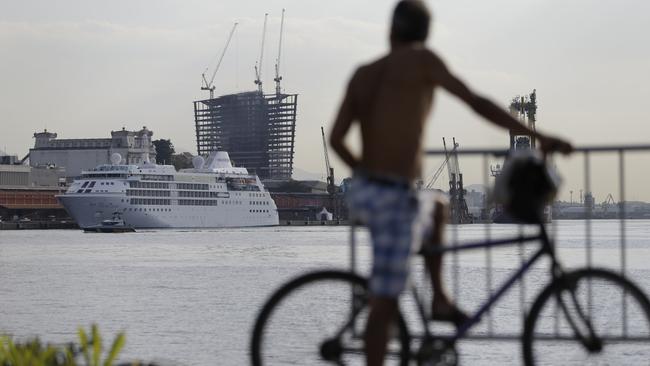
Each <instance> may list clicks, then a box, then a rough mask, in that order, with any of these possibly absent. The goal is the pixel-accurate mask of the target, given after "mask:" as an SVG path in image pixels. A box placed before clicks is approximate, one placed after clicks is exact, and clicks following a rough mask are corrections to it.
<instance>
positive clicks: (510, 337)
mask: <svg viewBox="0 0 650 366" xmlns="http://www.w3.org/2000/svg"><path fill="white" fill-rule="evenodd" d="M453 336H454V334H437V335H436V336H435V338H440V339H451V338H452V337H453ZM411 338H412V339H418V340H422V339H424V337H423V336H421V335H412V336H411ZM521 338H522V335H521V334H507V333H506V334H498V335H497V334H495V335H489V334H468V335H465V336H463V337H462V338H459V339H458V342H462V341H464V340H491V341H517V342H520V341H521ZM534 338H535V340H538V341H576V340H577V339H578V338H577V337H576V336H569V335H558V336H555V335H552V334H536V335H535V337H534ZM599 339H601V340H603V341H605V342H607V343H610V344H611V343H617V342H650V337H649V336H644V337H641V336H634V337H631V336H601V337H599Z"/></svg>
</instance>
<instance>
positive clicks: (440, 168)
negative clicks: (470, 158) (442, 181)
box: [425, 139, 456, 189]
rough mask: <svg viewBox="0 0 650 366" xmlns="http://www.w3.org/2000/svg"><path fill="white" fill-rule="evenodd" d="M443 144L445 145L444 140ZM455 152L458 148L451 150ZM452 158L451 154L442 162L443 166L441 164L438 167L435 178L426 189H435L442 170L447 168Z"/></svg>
mask: <svg viewBox="0 0 650 366" xmlns="http://www.w3.org/2000/svg"><path fill="white" fill-rule="evenodd" d="M443 143H444V139H443ZM455 150H456V146H454V148H453V149H451V152H452V153H453V152H454V151H455ZM450 157H451V155H450V154H446V155H445V160H444V161H443V162H442V164H440V166H439V167H438V170H436V171H435V173H433V176H432V177H431V179H429V183H427V185H426V187H425V188H426V189H431V188H433V185H434V184H436V181H438V178H439V177H440V175H441V174H442V170H443V169H444V168H445V166H447V164H449V158H450Z"/></svg>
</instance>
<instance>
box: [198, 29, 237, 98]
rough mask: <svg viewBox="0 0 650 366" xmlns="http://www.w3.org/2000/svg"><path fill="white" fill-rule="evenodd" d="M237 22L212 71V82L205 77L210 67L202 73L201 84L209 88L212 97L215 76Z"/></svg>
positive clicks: (204, 88)
mask: <svg viewBox="0 0 650 366" xmlns="http://www.w3.org/2000/svg"><path fill="white" fill-rule="evenodd" d="M237 24H238V23H237V22H235V24H234V25H233V26H232V29H231V30H230V35H228V41H226V45H225V46H223V51H221V56H219V62H217V66H216V67H215V68H214V71H213V72H212V77H211V78H210V82H208V80H207V79H206V78H205V73H206V72H207V71H208V68H206V69H205V71H203V73H202V74H201V77H202V78H203V85H201V90H209V91H210V99H212V98H214V88H215V87H214V85H213V83H214V77H215V76H217V70H219V66H221V61H223V56H224V55H225V54H226V50H227V49H228V45H229V44H230V41H231V40H232V35H233V34H234V33H235V28H237Z"/></svg>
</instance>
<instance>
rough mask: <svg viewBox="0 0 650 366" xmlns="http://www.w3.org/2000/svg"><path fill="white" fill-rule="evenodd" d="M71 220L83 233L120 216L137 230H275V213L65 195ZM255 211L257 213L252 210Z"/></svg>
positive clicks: (97, 196)
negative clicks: (230, 228)
mask: <svg viewBox="0 0 650 366" xmlns="http://www.w3.org/2000/svg"><path fill="white" fill-rule="evenodd" d="M57 198H58V199H59V202H61V204H62V205H63V206H64V207H65V209H66V210H67V211H68V213H69V214H70V216H71V217H72V218H73V219H74V220H75V221H76V222H77V224H78V225H79V227H81V228H82V229H86V228H92V227H97V226H98V225H101V222H102V221H103V220H106V219H110V218H111V217H112V216H113V213H115V212H119V213H120V214H121V216H122V218H123V219H124V222H125V224H126V225H127V226H129V227H133V228H135V229H156V228H226V227H254V226H275V225H278V224H279V221H278V215H277V212H275V210H273V211H271V212H250V211H251V210H249V209H247V208H245V207H228V206H225V205H224V206H179V205H174V206H169V205H167V206H164V205H160V206H148V207H134V206H133V205H129V204H128V203H126V202H127V201H128V200H127V199H125V197H123V196H122V197H119V196H109V195H104V196H101V195H92V196H89V195H87V194H79V195H75V194H66V195H61V196H57ZM253 211H255V210H253Z"/></svg>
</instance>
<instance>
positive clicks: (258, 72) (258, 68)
mask: <svg viewBox="0 0 650 366" xmlns="http://www.w3.org/2000/svg"><path fill="white" fill-rule="evenodd" d="M268 17H269V13H264V27H263V28H262V47H261V49H260V60H259V61H258V62H256V63H255V85H257V90H258V91H259V92H260V93H262V94H263V93H264V91H263V89H262V61H263V60H264V40H265V38H266V20H267V19H268Z"/></svg>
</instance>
